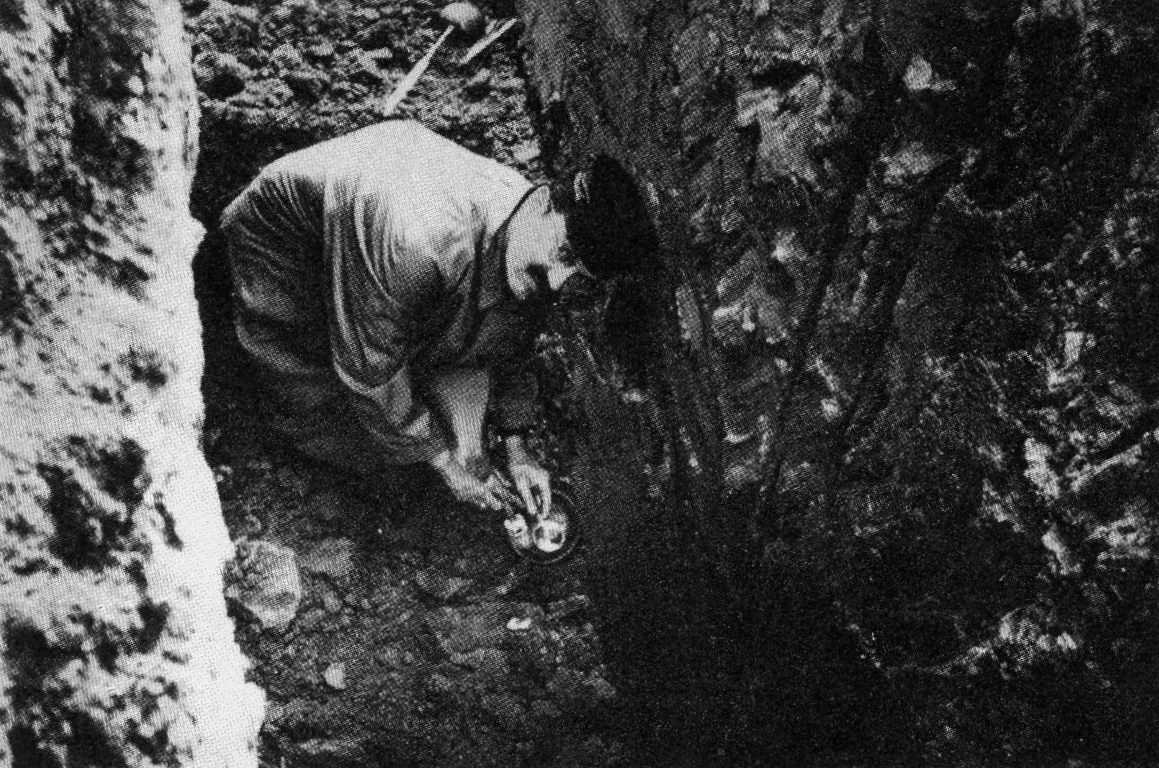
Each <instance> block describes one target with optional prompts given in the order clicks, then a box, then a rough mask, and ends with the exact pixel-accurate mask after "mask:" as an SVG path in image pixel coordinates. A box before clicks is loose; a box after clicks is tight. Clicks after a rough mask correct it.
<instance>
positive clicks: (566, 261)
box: [506, 187, 580, 302]
mask: <svg viewBox="0 0 1159 768" xmlns="http://www.w3.org/2000/svg"><path fill="white" fill-rule="evenodd" d="M579 270H580V266H579V264H577V263H575V262H574V261H573V259H572V258H571V248H570V246H569V244H568V239H567V227H566V223H565V220H564V216H563V214H562V213H560V212H558V211H557V210H555V208H554V207H553V205H552V202H551V195H550V193H549V192H548V189H547V188H546V187H540V188H538V189H536V190H535V191H534V192H532V193H531V195H530V196H529V197H528V198H527V200H525V201H524V202H523V205H522V206H520V209H519V211H517V212H516V214H515V215H514V216H512V217H511V223H510V224H509V225H508V230H507V258H506V271H507V285H508V286H509V287H510V288H511V293H512V295H514V297H515V300H516V301H520V302H526V301H531V300H534V299H543V298H546V297H549V296H552V295H554V294H555V293H557V292H558V291H559V289H560V288H561V287H562V286H563V284H564V282H566V281H567V279H568V278H569V277H571V276H572V275H574V274H575V273H576V272H578V271H579Z"/></svg>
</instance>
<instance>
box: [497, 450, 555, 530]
mask: <svg viewBox="0 0 1159 768" xmlns="http://www.w3.org/2000/svg"><path fill="white" fill-rule="evenodd" d="M504 445H505V447H506V448H507V473H508V474H509V475H510V476H511V481H512V482H513V483H515V489H516V490H517V491H519V495H520V496H521V497H522V498H523V503H524V504H526V505H527V509H528V511H530V512H536V513H538V514H540V515H545V514H547V513H548V511H549V510H550V509H551V473H550V472H548V471H547V470H546V469H544V468H543V467H542V466H540V464H539V462H538V461H536V460H535V459H534V458H533V457H532V455H531V453H530V452H529V451H528V450H527V446H526V445H524V443H523V438H521V437H509V438H507V440H506V441H505V443H504ZM537 496H538V497H539V502H538V503H536V497H537Z"/></svg>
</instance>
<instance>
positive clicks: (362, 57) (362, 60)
mask: <svg viewBox="0 0 1159 768" xmlns="http://www.w3.org/2000/svg"><path fill="white" fill-rule="evenodd" d="M346 69H347V71H348V72H349V75H348V76H349V78H350V80H351V81H352V82H355V83H359V84H361V85H369V86H378V85H382V81H383V74H382V71H381V70H380V69H379V68H378V62H377V61H375V60H374V58H373V57H372V56H371V55H370V54H368V53H367V52H366V51H356V52H354V53H351V54H350V56H349V57H348V58H347V61H346Z"/></svg>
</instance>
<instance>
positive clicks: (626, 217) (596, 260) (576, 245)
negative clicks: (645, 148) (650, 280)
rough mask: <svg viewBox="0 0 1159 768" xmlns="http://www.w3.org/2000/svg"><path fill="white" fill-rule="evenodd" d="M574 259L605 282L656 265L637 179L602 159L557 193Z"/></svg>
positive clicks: (653, 239) (649, 224)
mask: <svg viewBox="0 0 1159 768" xmlns="http://www.w3.org/2000/svg"><path fill="white" fill-rule="evenodd" d="M555 192H556V201H557V202H556V206H557V209H559V210H562V211H563V213H564V217H565V220H566V222H567V235H568V240H569V241H570V244H571V249H572V251H573V253H574V255H575V258H576V259H577V260H578V261H579V262H580V263H581V264H583V265H584V267H586V268H587V270H588V271H589V272H591V273H592V274H593V275H595V276H596V277H599V278H603V279H607V278H611V277H615V276H617V275H625V274H638V273H641V272H644V271H647V270H648V269H649V268H651V267H654V266H655V265H656V264H658V263H659V253H658V252H659V241H658V239H657V237H656V232H655V230H654V229H653V227H652V222H651V218H650V217H649V215H648V209H647V207H646V206H645V204H644V200H643V198H642V197H641V196H640V191H639V189H638V188H637V186H636V182H635V180H634V179H633V178H632V177H631V176H630V175H629V174H628V172H627V171H625V170H624V168H623V166H621V165H620V164H619V163H618V162H616V161H615V160H613V159H612V158H610V157H608V156H606V155H601V156H599V157H597V158H596V159H595V160H594V161H593V162H592V165H591V168H590V170H588V171H586V172H583V173H582V174H580V175H578V179H577V180H576V181H575V183H572V184H567V185H565V186H564V187H563V188H558V187H557V188H556V190H555Z"/></svg>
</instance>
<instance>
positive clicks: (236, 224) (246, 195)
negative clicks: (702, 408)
mask: <svg viewBox="0 0 1159 768" xmlns="http://www.w3.org/2000/svg"><path fill="white" fill-rule="evenodd" d="M222 227H223V230H224V231H225V233H226V235H227V237H228V238H229V241H230V262H231V268H232V274H233V280H234V287H235V316H236V323H237V331H238V337H239V339H240V341H241V344H242V346H243V347H244V348H245V350H246V351H247V352H248V353H249V354H250V356H251V357H252V358H253V360H254V362H255V363H256V365H257V368H258V372H259V376H260V380H261V386H262V389H263V395H264V397H263V407H264V408H265V409H266V410H267V411H268V416H269V418H270V421H271V423H272V425H273V426H274V428H275V429H276V430H277V431H279V432H280V433H281V434H283V435H284V436H285V437H286V438H287V439H288V440H289V441H290V442H291V443H292V444H293V445H294V446H296V447H297V448H298V450H300V451H301V452H303V453H305V454H307V455H309V456H312V457H315V458H318V459H322V460H324V461H327V462H331V463H334V464H337V465H340V466H343V467H346V468H349V469H353V470H357V471H360V472H362V473H377V472H382V471H389V467H390V466H391V465H398V464H409V463H416V462H426V463H428V464H429V465H430V466H432V467H433V468H434V469H435V470H436V471H437V472H438V473H439V474H440V475H441V477H442V478H443V480H444V481H445V482H446V484H447V486H448V487H449V488H450V490H451V491H452V493H453V494H454V495H455V497H456V498H458V499H459V500H461V501H464V502H467V503H470V504H474V505H476V506H479V507H483V508H489V509H499V508H501V500H500V496H499V494H498V492H497V488H496V485H495V483H494V482H488V478H484V477H481V476H480V475H481V474H482V470H481V469H480V468H481V467H485V466H487V463H486V460H485V458H484V420H485V416H486V414H487V412H488V410H490V419H491V421H490V425H491V427H492V428H493V429H494V430H496V431H497V432H499V433H500V434H502V435H503V445H504V448H505V453H506V458H507V469H508V472H509V474H510V476H511V479H512V480H513V481H514V483H515V485H516V488H517V489H518V491H519V493H520V495H521V496H522V497H523V500H524V502H525V503H526V504H528V507H529V508H531V509H535V508H537V506H541V508H542V509H544V510H546V509H547V508H549V507H550V503H551V483H550V477H549V475H548V473H547V472H546V471H545V470H544V469H543V467H541V466H540V465H539V464H538V463H537V462H536V461H535V459H534V458H532V456H531V455H530V453H529V452H528V450H527V447H526V445H525V444H524V441H523V433H524V432H525V431H526V430H527V428H528V427H530V426H531V425H532V423H533V419H534V414H535V411H534V398H535V396H536V389H535V382H534V378H533V377H532V376H531V371H530V369H529V366H528V362H529V357H530V339H531V333H532V331H533V330H534V329H531V328H528V327H527V326H528V321H527V319H526V313H525V312H524V311H523V310H524V309H525V308H526V306H527V305H529V304H532V303H534V302H536V301H538V300H541V299H543V298H545V297H546V296H548V295H550V294H551V293H552V292H554V291H558V290H559V288H560V286H561V285H562V284H563V282H564V281H565V280H566V279H567V278H568V277H570V276H571V275H572V274H574V273H575V272H576V271H577V269H578V268H577V267H576V266H574V265H572V264H571V263H570V262H569V261H568V260H567V259H566V257H565V253H566V250H567V238H566V234H565V228H564V219H563V215H562V214H561V213H559V212H557V211H555V210H554V209H553V208H552V205H551V200H550V196H549V194H548V190H547V189H546V188H545V187H535V186H533V185H532V184H530V183H529V182H528V181H527V180H526V179H524V178H523V177H522V176H520V175H519V174H518V173H517V172H515V171H513V170H511V169H509V168H506V167H504V166H502V165H501V164H499V163H497V162H495V161H493V160H489V159H487V158H484V157H481V156H479V155H476V154H474V153H472V152H470V151H468V150H466V149H464V148H462V147H460V146H458V145H456V144H454V143H453V142H451V141H449V140H447V139H444V138H442V137H440V136H438V135H437V134H435V133H433V132H432V131H430V130H428V129H426V128H423V127H422V126H420V125H418V124H417V123H414V122H411V121H387V122H383V123H380V124H378V125H374V126H371V127H368V128H364V129H362V130H359V131H356V132H354V133H351V134H348V135H346V136H342V137H340V138H337V139H333V140H330V141H326V142H323V143H321V144H317V145H315V146H312V147H309V148H307V149H304V150H301V151H298V152H294V153H292V154H289V155H287V156H285V157H283V158H281V159H280V160H277V161H276V162H274V163H272V164H270V165H269V166H267V167H266V168H264V169H263V170H262V172H261V173H260V174H259V176H258V177H257V178H256V179H255V180H254V181H253V182H252V183H251V184H250V186H249V187H248V188H247V189H246V190H245V191H244V192H242V193H241V195H239V196H238V198H237V199H236V200H234V201H233V203H231V204H230V206H229V207H228V208H227V209H226V211H225V213H224V214H223V217H222ZM537 502H538V504H537Z"/></svg>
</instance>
